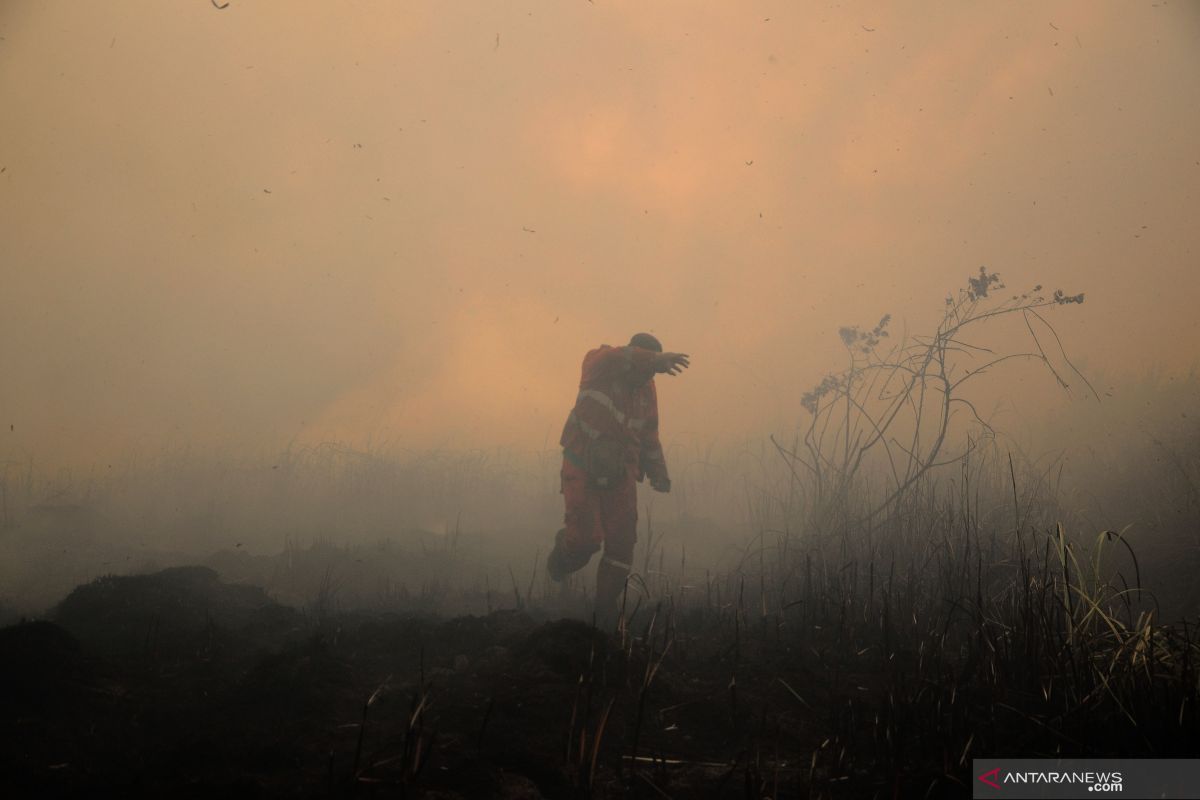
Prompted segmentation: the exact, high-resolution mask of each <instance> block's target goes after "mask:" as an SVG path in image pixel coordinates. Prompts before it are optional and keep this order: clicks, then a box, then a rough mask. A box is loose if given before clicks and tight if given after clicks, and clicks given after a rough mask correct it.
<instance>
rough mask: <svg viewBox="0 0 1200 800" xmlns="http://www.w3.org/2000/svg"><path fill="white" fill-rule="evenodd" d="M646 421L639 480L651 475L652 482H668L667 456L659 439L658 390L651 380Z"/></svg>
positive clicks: (642, 436) (643, 431) (643, 428)
mask: <svg viewBox="0 0 1200 800" xmlns="http://www.w3.org/2000/svg"><path fill="white" fill-rule="evenodd" d="M646 389H647V392H648V395H649V396H648V398H647V400H646V417H645V419H646V422H645V424H644V425H643V426H642V431H641V445H642V446H641V457H640V464H639V465H638V480H641V479H642V478H645V477H649V478H650V482H651V483H668V482H670V476H669V475H668V473H667V458H666V454H665V453H663V449H662V442H660V441H659V439H658V392H657V391H656V390H655V388H654V382H653V381H651V382H650V383H649V384H648V385H647V387H646Z"/></svg>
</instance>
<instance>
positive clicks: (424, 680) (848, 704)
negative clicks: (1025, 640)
mask: <svg viewBox="0 0 1200 800" xmlns="http://www.w3.org/2000/svg"><path fill="white" fill-rule="evenodd" d="M52 619H53V621H36V622H26V623H22V624H18V625H14V626H10V627H8V628H5V629H2V630H0V781H2V784H3V786H4V787H6V788H4V790H3V794H4V796H7V797H16V796H30V797H52V796H87V797H93V796H97V795H121V796H155V797H218V796H219V797H346V796H355V797H376V796H378V797H406V798H447V799H448V798H476V797H481V798H484V797H497V798H510V799H515V798H539V797H546V798H570V797H623V796H636V797H645V798H651V797H677V798H687V797H738V798H745V797H859V796H881V797H892V796H960V795H961V796H965V794H966V792H967V791H968V790H967V789H966V788H965V786H966V781H967V780H968V778H969V775H968V773H967V771H968V769H969V767H970V761H969V759H968V760H965V765H964V762H963V759H961V758H960V753H959V752H958V750H960V749H961V746H960V745H953V748H954V752H951V750H950V745H944V744H943V743H941V742H939V741H938V737H937V733H936V730H920V729H916V728H911V729H909V730H908V736H909V738H910V739H911V741H909V742H907V743H902V744H904V747H905V748H907V753H908V754H909V757H907V758H905V759H903V760H898V759H896V757H895V753H897V752H902V750H898V749H897V744H896V743H895V742H889V743H888V746H887V747H880V746H878V745H879V743H876V742H874V741H873V740H872V737H871V735H870V733H869V731H870V730H871V729H872V725H871V718H872V714H874V721H875V722H874V727H875V729H878V728H879V718H880V714H881V713H885V714H886V707H887V698H886V697H885V696H884V694H885V689H883V688H881V687H883V686H885V685H886V681H883V680H881V679H880V675H879V674H877V673H873V672H872V671H870V670H865V671H864V670H861V669H860V670H858V671H855V669H852V668H850V667H851V664H852V662H851V661H846V662H844V665H843V666H844V667H845V668H843V666H836V665H835V664H837V663H842V662H836V661H834V660H831V659H830V653H832V652H833V649H832V648H833V645H834V644H835V643H830V642H821V641H820V639H819V631H816V632H813V634H812V638H809V639H807V640H805V643H804V644H801V643H800V639H799V638H797V637H795V636H792V635H789V634H788V632H787V631H781V630H779V629H778V628H775V629H771V630H768V629H766V628H765V627H764V628H763V629H761V630H753V629H751V630H746V629H745V628H744V627H742V625H741V623H740V622H737V621H736V620H735V622H734V624H732V625H728V624H724V623H721V622H719V621H714V620H713V619H712V618H711V616H710V615H709V614H708V613H707V612H705V611H704V610H700V609H697V610H693V611H690V612H688V613H685V614H682V615H676V614H673V613H671V612H670V611H667V610H663V609H662V608H661V607H660V608H659V609H658V612H657V614H655V613H653V612H649V611H646V610H641V611H639V613H638V614H637V615H636V616H635V618H634V622H633V625H632V626H631V628H632V630H631V631H627V632H625V633H624V634H622V633H620V632H614V633H611V634H610V633H600V632H598V631H597V630H596V629H594V628H593V627H592V626H590V625H589V624H587V623H585V622H583V621H579V620H573V619H559V620H550V619H545V618H540V617H539V616H538V615H537V614H531V613H525V612H523V611H512V610H509V611H496V612H494V613H491V614H489V615H486V616H474V617H462V618H457V619H445V620H439V619H434V618H428V617H423V618H422V617H410V616H404V615H399V614H384V613H376V614H369V613H342V614H336V615H331V616H325V617H320V618H318V617H314V616H308V615H305V614H303V613H301V612H299V611H296V610H294V609H291V608H288V607H285V606H281V605H278V604H276V603H274V602H272V601H271V600H270V598H269V597H267V595H266V594H265V593H264V592H263V591H262V590H260V589H257V588H254V587H249V586H237V585H231V584H226V583H224V582H222V581H220V580H219V579H218V578H217V575H216V573H215V572H213V571H212V570H210V569H208V568H205V567H183V568H177V569H171V570H165V571H163V572H159V573H156V574H153V575H143V576H133V577H108V578H102V579H99V580H97V581H93V582H92V583H90V584H87V585H85V586H81V587H79V588H77V589H76V590H75V591H74V592H73V593H72V594H71V595H70V596H69V597H67V599H66V600H64V601H63V602H62V603H61V604H60V605H59V606H58V607H57V609H56V610H55V611H54V613H53V615H52ZM664 650H665V654H664ZM818 659H820V660H818ZM818 664H820V665H821V666H820V668H818V667H817V665H818ZM831 665H834V666H832V667H831ZM959 702H960V704H966V703H968V702H969V699H967V698H963V699H962V700H960V701H959ZM947 713H950V712H947ZM953 713H965V712H959V711H955V712H953ZM993 726H994V721H993ZM831 730H833V731H840V732H841V733H839V734H837V735H835V736H834V739H833V741H831V740H830V734H828V733H826V732H827V731H831ZM889 730H893V731H895V730H904V728H903V726H902V725H893V726H891V727H890V728H889ZM856 731H857V732H858V733H856ZM890 736H891V734H889V738H890ZM968 746H970V745H968ZM1181 746H1182V745H1181ZM885 754H886V755H885ZM635 757H636V760H635Z"/></svg>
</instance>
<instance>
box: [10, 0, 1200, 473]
mask: <svg viewBox="0 0 1200 800" xmlns="http://www.w3.org/2000/svg"><path fill="white" fill-rule="evenodd" d="M931 8H936V12H935V13H931V12H930V9H931ZM1197 45H1200V9H1198V8H1197V7H1196V6H1195V5H1189V4H1186V3H1158V4H1144V5H1137V6H1134V5H1117V4H1096V3H1085V2H1068V3H1050V4H1047V3H1021V4H1003V5H986V6H937V7H931V6H927V5H925V4H920V3H917V4H906V5H893V6H887V7H886V8H882V9H880V8H877V7H874V6H873V5H869V4H849V5H845V4H843V5H837V6H815V5H814V6H797V5H795V4H789V3H782V2H779V3H769V2H764V3H755V4H750V5H747V4H740V3H739V4H721V3H707V4H692V3H661V4H653V5H650V6H647V5H644V4H635V3H616V2H603V1H602V0H597V2H595V3H590V2H583V1H582V0H580V2H577V3H563V4H535V3H519V4H503V5H498V6H475V5H470V6H445V5H441V4H438V5H432V4H431V5H419V4H406V5H404V6H396V5H393V4H387V3H377V2H363V3H356V4H353V5H346V4H330V3H309V2H304V3H291V4H288V5H286V6H283V5H279V4H269V3H260V2H249V0H241V1H239V0H231V2H230V4H229V6H228V7H226V8H224V9H223V10H218V9H216V8H214V6H213V5H212V4H211V3H209V2H207V0H195V2H190V3H171V4H164V3H153V2H128V3H121V4H116V5H113V4H78V3H66V2H37V3H34V2H12V3H7V4H5V5H4V7H3V9H0V100H2V101H3V104H4V108H5V117H6V120H7V124H5V125H4V126H0V220H3V222H0V229H2V235H0V264H3V269H4V286H5V291H4V295H3V297H4V301H3V311H4V327H3V330H4V334H5V335H4V336H3V337H0V359H2V360H3V363H4V364H5V365H6V367H7V374H8V377H7V379H6V380H5V381H3V383H2V384H0V410H2V411H3V415H4V418H3V419H2V420H0V422H2V423H3V425H2V428H0V430H2V434H0V458H4V459H10V460H12V459H16V460H24V459H25V458H26V457H29V456H33V457H34V458H36V459H37V462H38V464H39V465H41V466H44V467H46V468H48V469H53V468H55V467H56V466H59V465H82V466H87V465H95V464H103V463H105V461H106V460H111V459H114V458H120V457H121V455H122V454H124V453H128V452H131V451H135V450H143V451H145V450H149V451H153V450H155V449H157V448H159V447H162V446H164V444H168V445H169V444H179V443H185V444H191V445H194V446H197V447H200V448H209V447H211V448H214V449H225V450H229V451H231V452H235V453H242V454H252V453H258V452H262V451H263V450H264V449H266V450H270V449H271V448H275V447H279V446H282V445H283V444H285V443H287V442H289V441H300V442H310V443H311V442H319V441H324V440H336V441H347V442H354V443H360V444H361V443H365V442H372V441H374V442H380V441H386V442H389V443H391V444H394V445H396V446H399V447H409V448H415V449H421V448H450V449H470V448H485V449H486V448H494V447H519V448H522V449H531V450H539V449H542V448H544V447H547V446H548V447H551V448H552V447H553V446H554V442H555V440H556V438H557V435H558V432H559V428H560V426H561V423H562V419H563V416H564V414H565V413H566V411H567V409H568V408H569V406H570V403H571V399H572V397H573V395H574V387H575V382H576V381H577V380H578V368H579V362H580V359H581V358H582V356H583V354H584V352H586V351H587V350H588V349H590V348H591V347H594V346H596V345H598V344H600V343H601V342H608V343H613V344H618V343H623V342H624V341H625V340H626V339H627V337H628V336H629V335H630V334H631V333H633V332H635V331H638V330H650V331H652V332H654V333H656V334H657V335H658V336H659V337H660V338H661V339H662V340H663V342H664V343H665V345H666V346H667V347H668V348H669V349H675V350H681V351H685V352H689V353H691V354H692V356H693V367H692V369H691V370H690V371H689V372H688V373H686V374H685V375H684V376H682V377H680V378H668V379H662V380H660V382H659V384H660V385H659V391H660V395H661V403H662V407H663V428H664V438H665V439H666V440H667V442H668V444H669V443H670V442H672V441H703V440H706V439H715V438H726V439H730V438H732V439H736V438H738V437H761V436H765V435H766V434H768V433H773V432H780V431H787V430H790V429H791V428H792V427H793V426H794V424H795V422H796V421H797V420H798V419H800V418H801V417H802V414H803V412H802V411H801V409H800V406H799V397H800V394H801V393H802V392H803V391H804V390H806V389H807V388H809V387H810V386H811V385H813V384H815V383H816V382H817V381H819V380H820V378H821V376H822V375H823V374H825V373H826V372H828V371H829V370H831V369H836V368H839V367H840V366H841V358H842V353H841V349H840V345H839V343H838V341H837V330H838V328H839V327H840V326H842V325H847V324H865V325H868V326H869V325H872V324H874V323H875V321H877V320H878V319H879V318H880V317H881V316H883V315H884V314H885V313H891V314H892V315H894V318H895V322H894V323H893V324H894V326H895V328H896V329H897V330H899V329H901V328H903V327H904V326H907V327H908V329H909V330H910V331H914V332H918V331H920V330H923V329H925V328H927V327H928V326H929V325H930V324H931V323H932V322H934V321H935V320H936V318H937V315H938V314H939V313H940V311H941V299H942V297H944V295H945V294H946V292H948V291H952V290H954V289H956V288H958V287H960V286H962V285H964V283H965V280H966V277H967V276H968V275H970V274H972V273H974V272H975V271H976V270H977V269H978V268H979V266H980V265H986V266H987V267H988V269H989V270H995V271H998V272H999V273H1000V274H1001V275H1002V276H1003V277H1004V278H1005V279H1006V280H1007V282H1008V285H1009V287H1010V289H1018V290H1020V289H1024V288H1028V287H1031V286H1032V285H1034V284H1044V285H1045V286H1046V287H1047V289H1049V290H1053V289H1055V288H1059V287H1061V288H1063V289H1064V290H1066V291H1068V292H1071V293H1074V292H1079V291H1083V292H1086V293H1087V302H1086V303H1084V304H1083V305H1082V306H1073V307H1069V308H1064V309H1054V310H1055V311H1062V312H1063V313H1061V314H1055V315H1054V318H1055V321H1056V322H1057V323H1058V330H1059V333H1060V334H1061V336H1062V338H1063V343H1064V345H1065V347H1066V348H1067V350H1068V352H1070V353H1071V354H1072V355H1073V356H1074V357H1075V359H1076V361H1077V363H1079V364H1080V365H1081V366H1082V367H1083V368H1084V369H1085V372H1087V373H1088V374H1089V376H1093V377H1094V376H1097V375H1100V376H1102V377H1104V376H1109V377H1112V379H1113V381H1114V382H1116V381H1119V380H1120V379H1121V378H1122V376H1136V375H1140V374H1144V373H1145V372H1146V371H1147V370H1149V369H1151V368H1154V369H1158V370H1161V371H1162V372H1164V373H1165V374H1182V373H1184V372H1186V371H1187V370H1189V369H1192V368H1194V367H1195V365H1196V364H1197V342H1200V330H1198V327H1197V322H1196V315H1195V313H1194V310H1193V308H1192V306H1193V304H1194V302H1195V298H1196V296H1197V290H1198V289H1200V278H1198V277H1197V272H1196V269H1195V267H1196V263H1197V258H1196V253H1197V252H1200V251H1198V248H1200V225H1197V224H1196V223H1195V218H1196V213H1195V212H1196V211H1197V208H1198V204H1200V145H1197V141H1200V140H1198V139H1197V137H1196V136H1195V132H1196V131H1198V130H1200V81H1197V80H1196V79H1195V76H1196V75H1198V74H1200V47H1198V46H1197ZM1009 380H1011V384H1010V385H1008V386H1006V387H1004V391H997V393H996V395H995V397H994V398H993V399H994V400H995V401H997V402H1002V403H1003V404H1004V407H1005V408H1014V409H1016V410H1017V412H1018V413H1019V414H1021V415H1023V416H1029V415H1033V414H1036V413H1040V411H1041V409H1042V408H1044V407H1047V405H1046V404H1047V403H1049V402H1052V398H1055V397H1057V396H1058V395H1057V393H1056V391H1055V387H1054V383H1053V380H1051V379H1050V378H1049V377H1048V376H1046V375H1045V374H1042V373H1039V372H1038V371H1037V370H1035V369H1033V368H1029V367H1020V368H1017V369H1016V370H1014V371H1012V372H1010V373H1009ZM1107 388H1109V387H1101V389H1102V390H1104V389H1107ZM1053 402H1058V401H1057V400H1054V401H1053Z"/></svg>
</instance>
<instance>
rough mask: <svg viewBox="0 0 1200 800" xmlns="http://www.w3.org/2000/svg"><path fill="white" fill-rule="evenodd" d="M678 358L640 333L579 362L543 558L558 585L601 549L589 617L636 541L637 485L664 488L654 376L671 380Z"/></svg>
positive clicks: (601, 612)
mask: <svg viewBox="0 0 1200 800" xmlns="http://www.w3.org/2000/svg"><path fill="white" fill-rule="evenodd" d="M688 365H689V361H688V356H687V355H685V354H683V353H664V352H663V348H662V345H661V344H660V343H659V341H658V339H656V338H654V337H653V336H651V335H650V334H648V333H639V334H637V335H635V336H634V337H633V338H632V339H630V340H629V344H628V345H627V346H625V347H610V346H609V345H601V346H600V347H598V348H596V349H595V350H592V351H591V352H589V353H588V354H587V355H586V356H585V357H584V359H583V375H582V377H581V379H580V381H579V395H578V396H577V397H576V398H575V407H574V408H573V409H572V410H571V413H570V415H569V416H568V417H567V423H566V425H565V426H564V427H563V433H562V438H561V440H560V442H559V443H560V444H561V445H562V448H563V464H562V494H563V500H564V502H565V505H566V515H565V518H564V525H565V527H563V528H562V529H561V530H559V532H558V534H557V536H556V537H555V542H554V550H553V551H552V552H551V553H550V556H549V557H548V558H547V559H546V568H547V570H548V572H549V573H550V577H551V578H553V579H554V580H555V581H561V580H562V579H563V578H565V577H566V576H567V575H569V574H570V573H572V572H575V571H577V570H579V569H582V568H583V567H584V566H585V565H586V564H587V563H588V561H590V560H591V558H592V555H593V554H595V553H596V552H598V551H599V550H600V549H601V548H602V547H603V550H604V554H603V556H602V557H601V559H600V564H599V566H598V567H597V571H596V616H597V618H598V619H603V620H606V621H607V620H608V619H610V618H611V617H612V616H613V615H614V614H615V612H616V610H617V608H616V604H617V598H618V597H619V596H620V594H621V592H622V590H623V589H624V587H625V579H626V578H627V577H628V576H629V570H630V568H631V565H632V563H633V546H634V543H635V542H636V541H637V483H639V482H641V481H643V480H645V479H647V478H648V479H649V481H650V487H651V488H652V489H654V490H655V491H659V492H669V491H671V479H670V477H669V476H668V474H667V462H666V459H665V458H664V456H663V449H662V444H661V443H660V442H659V440H658V396H657V394H656V392H655V388H654V375H655V374H656V373H665V374H667V375H678V374H679V373H681V372H682V371H683V370H685V369H687V367H688Z"/></svg>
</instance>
